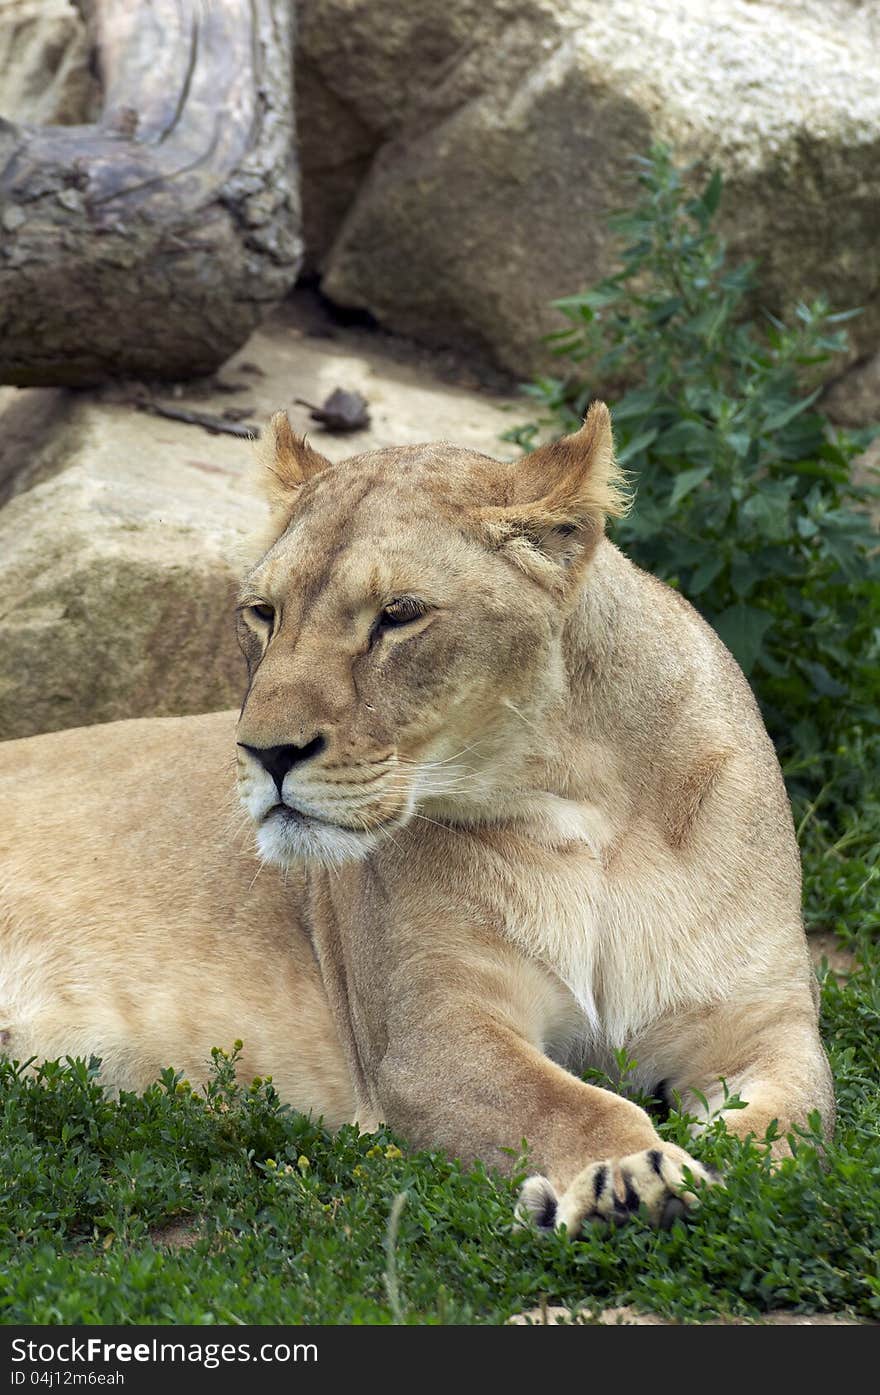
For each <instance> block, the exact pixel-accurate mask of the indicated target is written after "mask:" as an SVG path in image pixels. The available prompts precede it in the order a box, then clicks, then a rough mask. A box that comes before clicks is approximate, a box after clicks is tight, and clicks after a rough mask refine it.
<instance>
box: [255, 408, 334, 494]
mask: <svg viewBox="0 0 880 1395" xmlns="http://www.w3.org/2000/svg"><path fill="white" fill-rule="evenodd" d="M256 456H257V465H258V468H259V475H260V488H261V489H262V492H263V494H264V495H265V497H266V499H267V500H268V503H269V508H270V509H271V512H272V517H273V519H276V518H280V517H281V516H282V515H289V514H290V511H291V509H292V508H293V503H294V500H295V498H296V495H297V491H298V490H299V488H300V486H301V485H303V484H305V482H306V480H307V479H311V477H312V475H317V474H319V473H320V471H321V470H327V469H329V467H330V461H329V460H328V459H327V458H326V456H323V455H321V454H320V452H319V451H316V450H312V448H311V446H310V445H309V443H308V441H306V439H305V437H304V436H297V434H296V432H295V431H294V429H293V427H292V426H291V424H290V422H289V421H288V418H287V413H286V412H276V413H275V415H274V416H273V417H272V418H271V420H270V421H269V424H268V426H267V427H266V428H265V429H264V430H263V432H262V433H261V435H260V439H259V441H257V443H256Z"/></svg>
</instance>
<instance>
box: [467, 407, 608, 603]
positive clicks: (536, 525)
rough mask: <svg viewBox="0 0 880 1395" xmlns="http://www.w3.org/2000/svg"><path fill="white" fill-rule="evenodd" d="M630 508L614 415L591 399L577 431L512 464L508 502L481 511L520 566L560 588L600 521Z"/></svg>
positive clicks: (597, 533) (593, 537)
mask: <svg viewBox="0 0 880 1395" xmlns="http://www.w3.org/2000/svg"><path fill="white" fill-rule="evenodd" d="M628 504H629V501H628V498H627V492H626V485H625V480H624V476H623V472H622V471H621V469H620V467H619V466H618V464H617V462H616V461H615V459H614V441H613V439H612V435H611V414H610V412H609V411H608V408H607V407H606V406H605V403H604V402H594V403H593V404H592V406H591V407H590V410H589V412H588V413H587V417H586V420H585V422H584V424H583V426H582V427H581V429H580V431H576V432H574V433H573V434H572V435H571V436H563V437H562V439H561V440H559V441H552V442H551V443H550V444H549V445H546V446H539V447H538V449H537V450H535V451H533V452H532V454H531V455H527V456H526V457H525V458H524V459H523V460H520V461H517V463H516V465H514V466H512V467H511V474H510V476H509V477H508V490H507V501H506V503H505V504H504V505H503V506H493V507H491V508H487V509H484V510H482V521H483V523H484V526H486V527H487V528H488V529H489V532H490V535H491V536H493V537H494V540H495V542H496V545H501V546H504V547H505V549H506V550H507V551H508V552H510V553H511V554H512V556H513V557H514V560H516V561H517V562H518V564H519V565H520V566H523V567H524V568H525V569H527V570H531V571H534V572H539V573H541V574H542V576H543V577H544V578H545V579H547V580H550V581H552V582H554V584H559V583H560V582H561V581H563V580H564V576H565V574H566V573H570V572H571V571H572V570H573V568H574V564H575V563H576V562H577V561H578V560H581V559H583V558H584V557H586V556H589V553H590V552H591V551H592V549H593V547H594V546H595V544H596V542H597V541H598V539H599V537H600V536H601V534H602V531H603V529H604V527H605V519H606V518H607V517H609V516H611V517H613V518H620V517H622V515H623V514H625V513H626V510H627V508H628ZM542 564H543V565H542Z"/></svg>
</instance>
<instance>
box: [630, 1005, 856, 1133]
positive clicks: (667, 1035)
mask: <svg viewBox="0 0 880 1395" xmlns="http://www.w3.org/2000/svg"><path fill="white" fill-rule="evenodd" d="M654 1037H655V1042H652V1041H651V1040H650V1034H649V1037H648V1039H646V1040H645V1041H644V1042H643V1043H636V1044H635V1045H633V1046H632V1048H631V1049H632V1051H633V1054H634V1055H637V1056H639V1057H640V1058H642V1059H646V1058H651V1059H652V1061H653V1063H654V1070H655V1074H656V1075H657V1077H658V1078H663V1081H664V1087H665V1090H666V1092H667V1093H668V1094H669V1095H670V1096H671V1097H677V1098H678V1099H679V1100H680V1102H681V1107H682V1109H683V1110H684V1111H685V1112H686V1113H688V1114H691V1115H693V1116H694V1118H695V1121H696V1122H695V1123H694V1125H693V1128H692V1132H693V1133H694V1134H695V1135H697V1134H699V1133H700V1132H701V1131H702V1129H703V1128H704V1127H705V1125H706V1124H707V1123H708V1122H709V1120H710V1119H712V1118H714V1117H717V1116H719V1115H720V1116H721V1117H723V1119H724V1122H725V1125H726V1127H727V1129H728V1130H729V1131H730V1132H731V1133H735V1134H737V1135H738V1136H739V1137H740V1138H746V1137H747V1136H749V1135H751V1136H752V1137H753V1138H754V1139H755V1140H756V1142H758V1143H761V1142H762V1141H763V1140H764V1139H765V1137H766V1136H767V1134H768V1131H770V1130H771V1129H772V1135H771V1136H772V1137H773V1140H774V1141H773V1142H772V1143H771V1152H772V1155H773V1156H774V1157H776V1158H779V1157H785V1156H787V1155H788V1154H789V1153H790V1149H789V1145H788V1137H787V1136H788V1135H789V1134H791V1133H792V1131H796V1130H797V1129H804V1128H806V1126H807V1122H808V1119H809V1117H810V1116H811V1115H813V1114H816V1113H818V1115H819V1117H820V1120H821V1124H822V1131H823V1133H824V1135H825V1137H826V1138H827V1137H830V1135H831V1132H832V1130H833V1127H834V1091H833V1082H832V1078H831V1070H830V1067H829V1065H828V1059H827V1057H826V1055H825V1052H824V1049H823V1047H822V1043H821V1040H820V1037H819V1030H818V1025H817V1020H816V1011H815V1007H814V1004H813V1000H812V996H811V994H810V991H809V985H808V984H806V983H804V984H803V985H794V986H792V987H791V988H788V989H786V990H783V991H782V992H780V993H778V994H777V995H776V996H775V998H773V999H769V1000H768V997H762V998H760V999H757V1000H755V999H751V1000H750V999H748V998H746V999H744V1000H742V1001H734V1002H728V1003H722V1004H719V1005H718V1006H717V1007H715V1008H712V1009H702V1010H701V1011H699V1012H698V1013H694V1014H692V1015H691V1016H690V1017H682V1018H681V1019H680V1020H677V1021H675V1022H671V1023H665V1024H662V1025H661V1027H660V1028H658V1029H657V1030H656V1031H655V1033H654ZM657 1041H661V1042H662V1045H661V1046H660V1047H659V1049H658V1048H657V1045H656V1042H657ZM728 1100H732V1101H733V1102H732V1103H731V1104H728Z"/></svg>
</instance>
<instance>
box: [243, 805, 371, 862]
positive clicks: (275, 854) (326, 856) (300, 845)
mask: <svg viewBox="0 0 880 1395" xmlns="http://www.w3.org/2000/svg"><path fill="white" fill-rule="evenodd" d="M380 839H381V830H379V831H377V832H361V831H360V830H359V829H354V828H342V827H341V826H340V825H339V824H333V823H326V822H325V821H324V820H323V819H319V818H315V817H312V816H311V815H309V814H301V813H298V812H297V811H295V810H293V809H289V808H284V809H282V808H280V807H276V808H275V809H273V810H270V812H269V813H268V814H267V815H266V817H265V818H264V819H263V822H262V823H261V824H260V827H259V829H258V830H257V850H258V851H259V854H260V856H261V857H262V858H263V860H264V861H265V862H272V863H274V864H275V865H276V866H277V867H289V866H290V865H291V864H292V863H294V862H317V863H319V864H320V865H321V866H323V867H339V866H340V865H341V864H342V863H344V862H360V861H362V860H363V859H364V858H365V857H366V856H367V855H368V854H369V853H370V852H371V850H372V849H373V848H374V847H375V846H376V844H377V843H378V842H379V841H380Z"/></svg>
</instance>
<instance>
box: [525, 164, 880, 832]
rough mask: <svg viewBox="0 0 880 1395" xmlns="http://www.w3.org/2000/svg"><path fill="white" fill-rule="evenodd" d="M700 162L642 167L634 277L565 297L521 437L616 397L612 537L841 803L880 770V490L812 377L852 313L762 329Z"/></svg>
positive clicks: (750, 283)
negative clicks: (687, 612)
mask: <svg viewBox="0 0 880 1395" xmlns="http://www.w3.org/2000/svg"><path fill="white" fill-rule="evenodd" d="M688 173H689V172H687V171H685V172H681V171H679V170H678V169H677V168H676V167H675V165H674V164H673V162H672V159H671V156H670V154H669V151H668V150H667V149H666V148H664V147H659V146H658V147H656V148H655V149H654V150H653V151H652V152H651V155H650V156H649V157H648V158H644V159H640V160H639V161H638V176H637V178H638V184H639V187H640V197H639V199H638V201H637V203H636V205H635V207H634V208H633V209H632V210H630V211H628V212H625V213H621V214H619V215H617V216H616V217H615V218H614V219H613V220H612V226H613V227H614V228H615V230H616V232H617V233H618V234H619V235H620V237H621V238H622V239H623V240H624V245H623V248H622V252H621V266H620V269H619V270H618V271H617V272H616V273H615V274H614V275H613V276H610V277H608V278H607V279H605V280H604V281H601V282H600V283H599V284H598V285H596V286H593V287H592V288H591V289H589V290H586V291H584V292H583V293H581V294H579V295H572V296H568V297H566V298H565V299H564V300H560V301H557V302H555V304H556V307H557V308H558V309H559V310H560V311H561V312H562V314H563V315H564V316H565V318H566V319H567V320H568V322H569V323H568V326H567V327H566V328H565V329H562V330H561V331H559V333H557V334H555V335H552V336H551V341H552V343H553V346H554V349H555V352H556V353H558V354H559V355H560V356H561V357H563V358H565V359H566V360H567V363H568V370H567V372H566V373H565V375H564V376H561V377H545V378H541V379H539V380H537V381H536V382H534V383H532V384H531V385H530V386H529V387H528V388H527V389H526V391H527V392H528V393H529V395H530V396H531V397H532V398H534V399H535V401H536V402H538V403H539V404H540V405H541V407H542V408H544V410H545V413H546V414H549V417H548V416H547V415H545V417H544V422H543V423H541V422H532V423H529V424H528V425H526V426H524V427H519V428H517V429H515V430H514V431H513V432H510V433H508V439H513V440H515V441H517V442H518V443H519V444H521V445H523V446H524V447H525V448H529V447H530V446H531V445H533V444H534V441H535V438H536V436H537V434H538V432H539V430H540V429H541V425H542V424H546V423H547V421H548V420H549V422H550V423H552V425H553V427H554V428H555V429H557V430H558V429H559V428H560V427H561V428H562V429H563V430H566V431H569V430H572V429H576V427H577V426H578V425H579V424H580V421H581V420H582V418H583V413H584V410H585V408H586V405H587V404H588V402H589V401H590V399H591V398H593V397H595V396H599V395H604V396H607V397H608V398H609V400H610V401H611V402H612V403H613V404H614V424H615V434H616V439H617V443H618V448H619V450H618V455H619V459H620V461H621V463H622V464H624V465H625V467H626V468H627V470H628V471H630V472H631V475H632V478H633V480H634V482H635V484H636V489H637V496H638V497H637V503H636V507H635V508H634V510H633V511H632V513H631V514H630V516H629V517H628V518H627V519H625V520H623V521H622V522H621V523H620V524H619V525H618V526H617V530H616V539H617V541H618V542H619V543H620V544H621V546H622V547H623V548H624V550H625V551H626V552H627V553H628V554H629V555H630V556H632V558H633V559H634V560H635V561H636V562H638V563H639V565H640V566H643V567H645V568H646V569H647V570H649V571H651V572H654V573H655V574H656V575H658V576H660V577H662V578H663V579H665V580H666V581H667V582H669V584H670V585H672V586H675V587H678V588H679V589H680V590H681V591H682V592H683V593H684V594H685V595H686V596H687V597H688V598H689V599H690V600H691V601H692V602H693V603H694V605H696V606H697V607H698V609H699V610H701V611H702V613H703V614H704V615H705V616H706V618H707V619H708V620H709V621H710V623H711V624H712V625H713V626H714V627H715V629H716V630H717V631H718V633H719V634H720V636H721V638H722V639H723V640H724V642H725V644H727V646H728V647H729V648H730V649H731V650H732V652H733V654H734V655H735V656H736V658H737V660H738V661H739V663H740V665H741V666H742V668H743V670H744V671H745V673H746V674H747V676H748V677H749V678H750V679H751V682H752V684H753V686H754V689H755V692H756V694H757V696H758V699H759V701H760V703H761V706H762V709H763V713H764V717H765V720H766V722H767V725H768V728H769V730H770V732H771V735H772V736H773V737H774V739H775V741H776V744H777V748H778V750H779V753H780V756H781V758H782V760H783V762H784V763H785V764H786V766H787V769H788V774H789V777H790V784H791V787H792V788H793V791H794V792H795V793H797V794H800V795H801V797H802V798H805V799H806V798H814V797H815V796H816V794H817V792H818V791H819V790H820V789H822V787H823V786H827V785H828V784H829V782H833V785H834V789H833V792H832V798H831V800H829V799H828V790H827V789H826V790H825V792H824V794H823V798H824V799H825V802H826V805H829V804H830V803H832V802H835V801H836V803H837V804H839V805H841V806H843V805H846V804H847V803H848V802H849V801H851V800H852V799H854V798H856V797H857V796H858V795H859V794H860V793H861V792H862V791H863V790H864V789H865V787H866V785H868V784H869V783H871V782H872V781H873V782H874V783H876V777H877V773H878V766H880V762H878V704H877V698H878V691H880V556H878V538H877V535H876V532H875V531H874V530H873V528H872V524H871V520H870V517H869V514H868V512H867V509H866V507H865V506H866V505H868V504H869V503H870V501H871V500H872V499H874V498H877V497H878V496H880V491H878V489H877V488H876V486H869V485H866V484H860V483H857V482H856V481H855V480H854V479H853V476H852V469H851V467H852V462H853V460H854V458H855V457H856V456H857V455H858V454H859V452H860V450H862V449H864V446H865V444H866V440H867V435H866V433H862V434H860V435H859V434H854V433H850V432H845V431H835V430H833V429H832V428H831V426H830V424H829V422H828V421H827V419H826V418H825V416H824V415H823V414H822V412H821V410H820V409H819V406H818V397H819V393H820V388H819V387H818V386H817V385H816V370H817V368H818V366H819V365H821V364H823V363H825V362H826V361H827V360H828V359H829V357H830V356H832V355H834V354H839V353H841V352H842V351H843V350H844V348H845V347H846V335H845V331H844V330H843V328H842V326H843V324H844V322H845V321H846V320H848V319H849V318H850V317H851V316H852V315H853V314H854V313H857V312H853V311H848V312H845V313H843V314H830V313H829V311H828V307H827V305H826V304H825V303H824V302H822V301H817V302H815V303H814V304H812V305H806V304H800V305H798V306H797V307H796V309H795V312H794V321H793V324H792V325H790V326H786V325H785V324H784V323H783V322H782V321H781V320H779V319H777V318H776V317H775V316H772V315H765V317H764V318H763V320H762V321H761V322H756V320H755V319H754V318H752V317H751V316H750V315H749V313H748V310H749V307H750V305H751V304H752V296H753V292H754V275H753V272H754V268H753V266H752V265H751V264H745V265H740V266H736V267H730V266H728V265H727V261H726V254H725V248H724V244H723V242H722V241H721V240H720V238H719V237H718V236H717V234H716V233H715V232H714V231H713V228H712V224H713V220H714V218H715V215H716V213H717V210H718V207H719V203H720V200H721V195H722V179H721V175H720V174H719V173H718V172H717V171H716V172H715V173H714V174H713V175H712V176H711V178H710V179H709V181H708V183H707V184H706V185H705V187H704V188H703V190H702V192H701V193H700V194H698V195H696V196H694V195H692V194H690V193H688V191H687V183H688ZM868 434H869V433H868Z"/></svg>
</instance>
